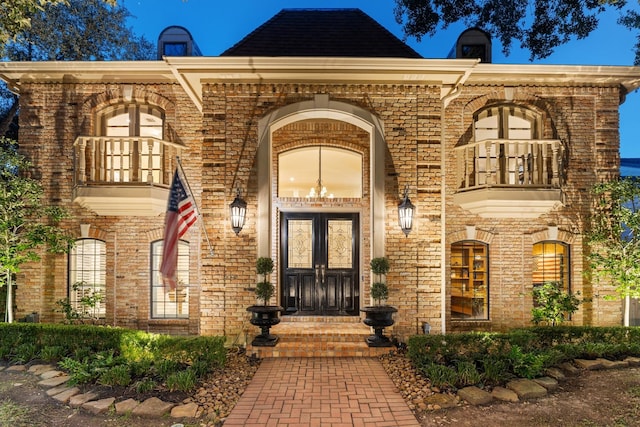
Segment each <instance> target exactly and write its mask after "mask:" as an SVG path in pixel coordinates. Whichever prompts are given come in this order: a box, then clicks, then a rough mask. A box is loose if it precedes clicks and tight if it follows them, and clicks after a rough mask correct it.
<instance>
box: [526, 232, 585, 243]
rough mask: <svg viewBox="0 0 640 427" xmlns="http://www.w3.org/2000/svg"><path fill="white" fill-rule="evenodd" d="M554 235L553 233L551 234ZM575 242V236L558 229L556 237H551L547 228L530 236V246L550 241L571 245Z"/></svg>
mask: <svg viewBox="0 0 640 427" xmlns="http://www.w3.org/2000/svg"><path fill="white" fill-rule="evenodd" d="M553 234H555V233H553ZM575 240H576V234H575V233H572V232H570V231H567V230H560V229H558V232H557V236H554V235H552V231H551V230H550V229H549V228H545V229H543V230H540V231H537V232H535V233H532V234H531V245H535V244H536V243H540V242H546V241H552V242H562V243H566V244H569V245H571V244H573V243H574V242H575Z"/></svg>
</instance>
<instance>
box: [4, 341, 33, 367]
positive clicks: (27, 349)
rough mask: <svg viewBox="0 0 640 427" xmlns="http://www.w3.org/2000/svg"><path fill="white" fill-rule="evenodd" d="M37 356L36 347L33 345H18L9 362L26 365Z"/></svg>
mask: <svg viewBox="0 0 640 427" xmlns="http://www.w3.org/2000/svg"><path fill="white" fill-rule="evenodd" d="M37 354H38V347H36V345H35V344H33V343H28V342H26V343H24V344H20V345H19V346H17V347H16V348H15V350H14V351H13V354H12V355H11V361H12V362H13V363H27V362H29V361H30V360H32V359H34V358H35V357H36V355H37Z"/></svg>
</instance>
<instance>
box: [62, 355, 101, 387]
mask: <svg viewBox="0 0 640 427" xmlns="http://www.w3.org/2000/svg"><path fill="white" fill-rule="evenodd" d="M58 366H59V367H60V368H61V369H63V370H64V371H66V372H67V374H69V381H68V382H67V384H69V385H77V384H86V383H88V382H90V381H93V380H94V379H95V378H94V376H93V374H92V372H91V367H90V366H89V363H88V361H87V360H86V359H85V360H84V361H78V360H75V359H72V358H70V357H65V358H64V359H62V360H61V361H60V362H59V363H58Z"/></svg>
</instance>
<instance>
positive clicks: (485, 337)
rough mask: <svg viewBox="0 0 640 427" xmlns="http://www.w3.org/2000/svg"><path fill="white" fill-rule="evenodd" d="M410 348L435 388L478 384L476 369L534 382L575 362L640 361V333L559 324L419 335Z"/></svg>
mask: <svg viewBox="0 0 640 427" xmlns="http://www.w3.org/2000/svg"><path fill="white" fill-rule="evenodd" d="M407 347H408V349H407V356H408V357H409V358H410V360H411V361H412V363H413V365H414V366H415V367H416V368H417V369H419V370H421V371H422V372H424V373H425V374H426V375H427V377H429V378H430V379H431V380H432V381H433V382H434V383H436V384H440V383H442V384H450V385H454V384H457V385H458V386H461V385H462V384H465V383H470V382H472V381H475V379H476V377H475V374H474V369H473V368H472V365H473V366H475V369H476V370H477V371H478V372H479V373H480V375H481V380H480V381H486V382H488V383H492V384H501V383H504V382H506V381H507V380H509V379H510V378H513V377H514V376H518V377H525V378H535V377H537V376H540V375H543V373H544V371H545V370H546V369H547V368H548V367H550V366H554V365H557V364H560V363H562V362H564V361H567V360H572V359H575V358H587V359H594V358H597V357H605V358H608V359H623V358H624V357H626V356H640V328H623V327H591V326H584V327H577V326H566V325H559V326H554V327H551V326H535V327H531V328H524V329H516V330H512V331H510V332H508V333H475V332H471V333H460V334H450V335H446V336H443V335H416V336H413V337H410V338H409V340H408V342H407ZM436 366H441V367H440V368H437V367H436ZM452 367H456V369H454V368H452ZM450 371H454V372H455V373H456V375H457V379H452V377H451V376H450V375H451V372H450ZM432 376H433V377H432ZM480 381H479V382H480Z"/></svg>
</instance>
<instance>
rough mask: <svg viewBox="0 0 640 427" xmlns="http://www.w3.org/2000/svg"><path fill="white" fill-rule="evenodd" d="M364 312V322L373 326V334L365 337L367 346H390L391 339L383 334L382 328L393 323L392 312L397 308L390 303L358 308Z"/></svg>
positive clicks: (396, 310) (395, 311)
mask: <svg viewBox="0 0 640 427" xmlns="http://www.w3.org/2000/svg"><path fill="white" fill-rule="evenodd" d="M360 311H361V312H363V313H365V315H366V317H365V319H364V320H363V322H364V324H365V325H367V326H371V327H372V328H373V331H374V334H373V335H370V336H368V337H367V339H366V342H367V345H368V346H369V347H391V346H392V345H393V343H392V342H391V340H390V339H389V338H388V337H386V336H384V335H383V333H382V332H383V331H384V328H386V327H388V326H391V325H393V322H394V320H393V313H397V312H398V309H397V308H395V307H392V306H390V305H376V306H369V307H363V308H361V309H360Z"/></svg>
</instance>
